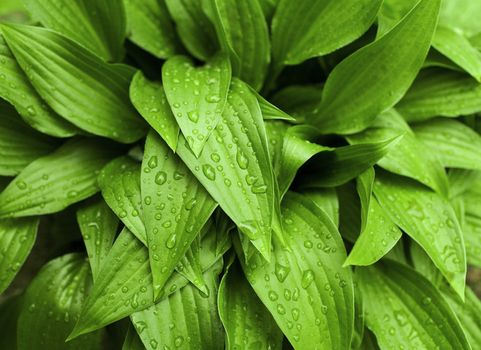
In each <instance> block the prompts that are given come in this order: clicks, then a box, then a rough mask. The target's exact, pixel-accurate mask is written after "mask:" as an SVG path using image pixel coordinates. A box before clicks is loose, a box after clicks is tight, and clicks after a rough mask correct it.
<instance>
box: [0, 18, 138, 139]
mask: <svg viewBox="0 0 481 350" xmlns="http://www.w3.org/2000/svg"><path fill="white" fill-rule="evenodd" d="M2 31H3V34H4V36H5V39H6V41H7V43H8V46H9V47H10V49H11V50H12V51H13V54H14V55H15V58H16V59H17V61H18V63H19V64H20V66H21V67H22V69H23V70H24V71H25V72H26V73H27V76H28V78H29V79H30V82H31V83H32V85H33V86H34V87H35V89H36V90H37V91H38V93H39V94H40V95H41V96H42V98H43V99H44V100H45V101H46V102H47V104H49V105H50V107H52V109H53V110H54V111H56V112H57V113H58V114H60V115H61V116H62V117H64V118H65V119H67V120H68V121H70V122H71V123H72V124H74V125H76V126H78V127H79V128H81V129H83V130H86V131H88V132H91V133H93V134H95V135H99V136H105V137H109V138H112V139H114V140H116V141H119V142H124V143H129V142H134V141H136V140H138V139H139V138H141V137H142V136H143V135H144V134H145V125H144V123H143V121H142V119H141V118H139V116H138V114H137V113H136V111H135V109H134V107H133V106H132V105H131V104H130V102H129V98H128V89H129V84H130V80H131V78H132V75H133V74H134V70H133V69H132V68H131V67H129V66H126V65H118V64H117V65H112V64H107V63H105V62H103V61H102V60H101V59H100V58H99V57H97V56H95V55H94V54H92V53H91V52H90V51H88V50H87V49H85V48H83V47H82V46H80V45H79V44H77V43H76V42H74V41H71V40H70V39H67V38H65V37H63V36H62V35H60V34H58V33H55V32H52V31H50V30H48V29H43V28H39V27H31V26H23V25H12V24H9V25H6V24H3V25H2ZM52 87H54V88H53V89H52ZM93 116H95V118H94V117H93Z"/></svg>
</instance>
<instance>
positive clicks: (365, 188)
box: [356, 168, 376, 232]
mask: <svg viewBox="0 0 481 350" xmlns="http://www.w3.org/2000/svg"><path fill="white" fill-rule="evenodd" d="M375 176H376V173H375V172H374V168H368V169H367V170H366V171H365V172H363V173H362V174H360V175H359V176H358V177H357V178H356V189H357V194H358V195H359V199H360V201H361V232H362V231H364V229H365V227H366V224H367V217H368V215H369V208H370V204H371V197H372V187H373V185H374V177H375Z"/></svg>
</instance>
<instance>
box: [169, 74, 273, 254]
mask: <svg viewBox="0 0 481 350" xmlns="http://www.w3.org/2000/svg"><path fill="white" fill-rule="evenodd" d="M177 152H178V154H179V156H180V157H181V158H182V160H183V161H184V162H185V163H186V165H187V166H188V167H189V169H190V170H191V171H192V173H193V174H194V175H195V176H196V177H197V179H198V180H199V181H200V183H201V184H202V185H203V186H204V187H205V188H206V190H207V191H208V192H209V193H210V195H211V196H212V198H214V200H215V201H216V202H218V203H219V205H220V207H221V208H222V210H223V211H224V212H225V213H226V214H227V215H228V216H229V217H230V218H231V219H232V220H233V221H234V222H235V223H236V224H237V226H238V227H239V228H240V229H241V231H242V232H243V233H244V234H246V235H247V236H248V237H249V238H250V239H251V240H259V239H260V240H261V241H257V243H256V244H258V245H257V246H256V247H257V248H258V249H260V251H261V252H262V253H263V254H264V255H265V256H269V253H270V237H271V223H272V222H273V208H275V206H276V205H277V203H276V198H275V197H276V192H275V187H274V181H275V180H274V175H273V171H272V165H271V161H270V157H269V154H268V147H267V137H266V132H265V127H264V121H263V120H262V115H261V111H260V108H259V104H258V102H257V100H256V98H255V96H254V95H252V94H251V93H250V90H249V89H248V88H247V87H246V85H245V84H243V83H242V82H240V81H238V80H235V81H233V82H232V85H231V90H230V92H229V97H228V99H227V104H226V107H225V109H224V112H223V114H222V116H221V122H220V123H219V125H218V126H217V128H216V129H215V130H214V131H213V133H212V135H211V137H209V139H208V140H207V142H206V144H205V146H204V149H203V151H202V153H201V154H200V156H199V158H196V157H195V155H194V154H193V153H192V152H191V150H190V149H189V148H188V145H187V142H186V141H185V140H179V145H178V149H177Z"/></svg>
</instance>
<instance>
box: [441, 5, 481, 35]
mask: <svg viewBox="0 0 481 350" xmlns="http://www.w3.org/2000/svg"><path fill="white" fill-rule="evenodd" d="M480 11H481V3H479V1H473V0H445V1H443V4H442V6H441V14H440V18H439V20H440V23H442V24H444V25H446V26H450V27H453V28H456V29H457V30H460V31H462V32H463V33H465V34H467V35H473V34H477V33H479V32H481V24H480V22H479V20H478V19H479V18H478V16H477V14H478V13H479V12H480Z"/></svg>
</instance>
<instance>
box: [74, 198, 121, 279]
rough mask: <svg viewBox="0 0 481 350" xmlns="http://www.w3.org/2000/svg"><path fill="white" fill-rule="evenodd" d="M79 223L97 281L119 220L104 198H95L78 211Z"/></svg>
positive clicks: (93, 274)
mask: <svg viewBox="0 0 481 350" xmlns="http://www.w3.org/2000/svg"><path fill="white" fill-rule="evenodd" d="M77 221H78V224H79V226H80V231H81V232H82V237H83V240H84V244H85V248H86V249H87V253H88V257H89V262H90V269H91V270H92V276H93V278H94V280H95V279H96V278H97V276H98V274H99V272H100V269H101V267H102V264H103V262H104V260H105V258H106V257H107V255H108V253H109V251H110V249H111V248H112V244H113V242H114V239H115V235H116V234H117V227H118V224H119V220H118V219H117V217H116V216H115V214H114V213H113V212H112V211H111V210H110V208H109V207H108V206H107V204H106V203H105V202H104V200H103V199H102V198H95V199H93V200H91V201H88V202H86V203H85V204H84V205H82V207H80V208H79V209H78V210H77Z"/></svg>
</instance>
